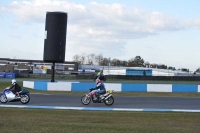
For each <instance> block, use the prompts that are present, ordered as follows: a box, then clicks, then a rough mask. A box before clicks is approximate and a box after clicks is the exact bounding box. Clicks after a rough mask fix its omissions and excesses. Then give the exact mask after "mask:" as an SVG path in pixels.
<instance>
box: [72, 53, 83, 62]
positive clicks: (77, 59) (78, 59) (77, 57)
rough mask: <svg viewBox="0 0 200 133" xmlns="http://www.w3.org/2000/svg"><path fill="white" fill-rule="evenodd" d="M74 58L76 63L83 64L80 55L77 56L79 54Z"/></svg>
mask: <svg viewBox="0 0 200 133" xmlns="http://www.w3.org/2000/svg"><path fill="white" fill-rule="evenodd" d="M72 58H73V61H75V62H79V63H80V62H81V61H80V59H81V57H80V55H77V54H76V55H74V56H73V57H72Z"/></svg>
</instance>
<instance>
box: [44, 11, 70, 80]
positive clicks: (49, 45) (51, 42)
mask: <svg viewBox="0 0 200 133" xmlns="http://www.w3.org/2000/svg"><path fill="white" fill-rule="evenodd" d="M67 17H68V15H67V13H64V12H47V13H46V23H45V39H44V54H43V60H44V61H45V62H52V63H53V65H52V80H51V81H52V82H54V71H55V63H63V62H64V61H65V46H66V31H67Z"/></svg>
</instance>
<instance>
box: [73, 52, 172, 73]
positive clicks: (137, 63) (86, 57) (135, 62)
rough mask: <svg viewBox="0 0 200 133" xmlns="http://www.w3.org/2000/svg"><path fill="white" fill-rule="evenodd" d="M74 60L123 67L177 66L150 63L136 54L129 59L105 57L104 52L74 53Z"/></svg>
mask: <svg viewBox="0 0 200 133" xmlns="http://www.w3.org/2000/svg"><path fill="white" fill-rule="evenodd" d="M73 61H75V62H78V63H79V64H86V65H100V66H108V65H111V66H122V67H148V68H160V69H174V70H175V67H171V66H169V67H168V66H167V65H165V64H156V63H149V62H148V61H145V60H144V59H143V58H142V57H141V56H135V57H134V58H131V59H129V60H119V59H116V58H113V59H110V58H107V57H103V55H102V54H99V55H95V54H85V53H83V54H81V55H78V54H76V55H74V56H73Z"/></svg>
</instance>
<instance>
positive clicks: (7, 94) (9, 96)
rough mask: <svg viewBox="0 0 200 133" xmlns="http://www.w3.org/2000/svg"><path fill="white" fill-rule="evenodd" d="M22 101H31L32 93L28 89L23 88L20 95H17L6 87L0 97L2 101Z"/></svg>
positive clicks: (24, 102) (25, 102)
mask: <svg viewBox="0 0 200 133" xmlns="http://www.w3.org/2000/svg"><path fill="white" fill-rule="evenodd" d="M14 100H17V101H20V102H21V103H22V104H27V103H28V102H29V101H30V93H29V91H28V90H26V89H22V91H20V92H19V97H17V96H16V95H15V94H13V92H12V91H11V90H9V88H8V87H7V88H5V89H4V90H3V93H2V95H1V97H0V101H1V103H7V102H11V101H14Z"/></svg>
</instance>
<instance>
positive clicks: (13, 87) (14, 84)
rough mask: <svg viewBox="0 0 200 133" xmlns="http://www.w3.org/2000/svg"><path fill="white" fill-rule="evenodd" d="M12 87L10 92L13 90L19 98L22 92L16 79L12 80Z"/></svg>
mask: <svg viewBox="0 0 200 133" xmlns="http://www.w3.org/2000/svg"><path fill="white" fill-rule="evenodd" d="M11 83H12V86H10V88H9V90H11V91H12V92H13V93H14V94H15V95H16V96H17V97H18V98H19V92H20V91H21V90H22V88H21V87H20V85H19V84H17V81H16V80H15V79H12V80H11Z"/></svg>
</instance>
